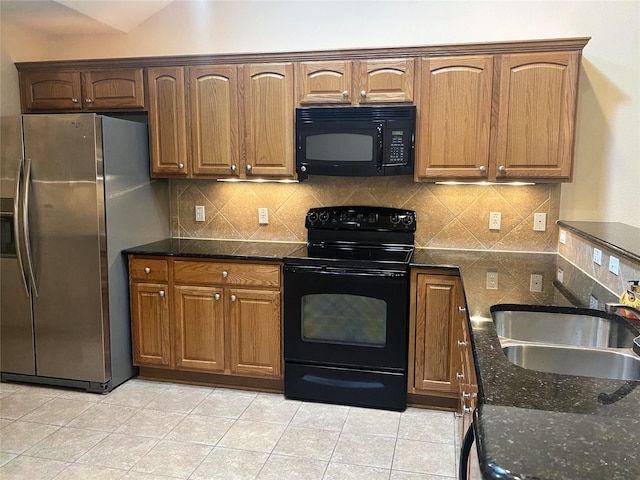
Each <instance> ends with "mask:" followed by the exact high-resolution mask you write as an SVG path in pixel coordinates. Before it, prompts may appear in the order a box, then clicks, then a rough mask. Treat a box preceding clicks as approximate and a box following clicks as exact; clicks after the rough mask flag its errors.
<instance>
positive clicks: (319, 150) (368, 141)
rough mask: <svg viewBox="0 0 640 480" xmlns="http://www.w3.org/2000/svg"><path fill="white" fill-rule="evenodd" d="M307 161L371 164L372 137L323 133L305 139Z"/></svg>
mask: <svg viewBox="0 0 640 480" xmlns="http://www.w3.org/2000/svg"><path fill="white" fill-rule="evenodd" d="M306 146H307V160H318V161H326V162H371V161H372V160H373V136H371V135H360V134H356V133H325V134H321V135H310V136H308V137H307V145H306Z"/></svg>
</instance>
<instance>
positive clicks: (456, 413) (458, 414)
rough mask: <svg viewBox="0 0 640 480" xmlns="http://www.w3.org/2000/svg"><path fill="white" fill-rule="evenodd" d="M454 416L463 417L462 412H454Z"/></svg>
mask: <svg viewBox="0 0 640 480" xmlns="http://www.w3.org/2000/svg"><path fill="white" fill-rule="evenodd" d="M453 416H454V417H456V418H462V412H453Z"/></svg>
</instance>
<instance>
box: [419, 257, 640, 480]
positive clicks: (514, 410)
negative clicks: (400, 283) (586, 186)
mask: <svg viewBox="0 0 640 480" xmlns="http://www.w3.org/2000/svg"><path fill="white" fill-rule="evenodd" d="M412 265H413V266H416V267H443V266H444V267H447V268H451V269H452V271H456V269H459V271H460V273H461V275H462V282H463V286H464V291H465V296H466V301H467V309H468V311H469V314H470V325H471V332H472V343H473V349H474V360H475V365H476V372H477V376H478V386H479V390H480V391H479V394H478V410H477V413H476V420H475V428H476V435H477V440H478V442H477V446H478V456H479V458H480V464H481V470H482V473H483V476H484V478H490V479H558V480H560V479H562V480H568V479H580V480H588V479H593V480H602V479H605V478H606V479H629V480H632V479H633V480H635V479H638V478H640V463H639V462H638V453H637V451H638V449H639V448H640V447H639V446H640V415H639V414H640V388H636V387H639V386H640V382H634V381H623V380H608V379H602V378H590V377H578V376H572V375H557V374H551V373H542V372H535V371H532V370H526V369H523V368H521V367H518V366H516V365H514V364H512V363H510V362H509V361H508V360H507V358H506V357H505V356H504V354H503V353H502V349H501V346H500V342H499V340H498V335H497V333H496V330H495V327H494V325H493V321H492V319H491V312H490V308H491V306H492V305H496V304H527V305H539V306H540V307H541V308H543V307H547V306H556V307H561V308H562V307H564V308H580V309H584V308H588V307H589V305H590V304H591V303H590V302H596V301H597V303H598V309H603V305H604V303H606V302H612V301H616V300H617V299H616V297H615V296H614V295H613V294H612V293H611V292H609V291H608V290H606V289H604V288H603V287H602V286H600V285H599V284H598V283H597V282H595V281H594V280H593V279H591V278H590V277H588V276H587V275H585V274H584V273H583V272H582V271H580V270H578V269H577V268H575V267H573V266H572V265H571V264H570V263H568V262H567V261H566V260H564V259H563V258H562V257H560V256H559V255H556V254H546V253H500V252H495V253H494V252H464V251H444V250H422V249H419V250H416V253H415V255H414V258H413V263H412ZM488 270H490V271H495V272H498V288H497V289H496V290H487V289H486V274H487V271H488ZM559 271H561V273H560V274H559V273H558V272H559ZM532 273H537V274H542V276H543V287H542V292H539V293H533V292H530V291H529V282H530V275H531V274H532ZM559 278H562V281H559ZM636 326H637V324H636ZM602 393H604V394H607V395H608V396H609V398H610V399H612V400H615V401H613V402H611V403H608V404H605V403H606V402H605V403H600V402H599V401H598V397H599V395H600V394H602Z"/></svg>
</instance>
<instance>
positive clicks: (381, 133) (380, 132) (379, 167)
mask: <svg viewBox="0 0 640 480" xmlns="http://www.w3.org/2000/svg"><path fill="white" fill-rule="evenodd" d="M376 130H377V131H378V134H377V135H376V137H377V138H376V140H377V142H378V161H377V165H376V168H377V170H378V171H379V172H381V171H382V157H383V155H384V125H383V124H382V123H379V124H378V125H377V126H376Z"/></svg>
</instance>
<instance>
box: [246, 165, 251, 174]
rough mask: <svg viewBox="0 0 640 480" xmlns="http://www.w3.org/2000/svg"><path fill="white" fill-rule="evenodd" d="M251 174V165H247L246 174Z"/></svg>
mask: <svg viewBox="0 0 640 480" xmlns="http://www.w3.org/2000/svg"><path fill="white" fill-rule="evenodd" d="M250 172H251V165H247V173H250Z"/></svg>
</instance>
